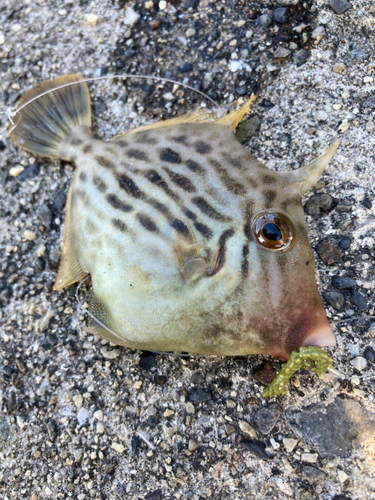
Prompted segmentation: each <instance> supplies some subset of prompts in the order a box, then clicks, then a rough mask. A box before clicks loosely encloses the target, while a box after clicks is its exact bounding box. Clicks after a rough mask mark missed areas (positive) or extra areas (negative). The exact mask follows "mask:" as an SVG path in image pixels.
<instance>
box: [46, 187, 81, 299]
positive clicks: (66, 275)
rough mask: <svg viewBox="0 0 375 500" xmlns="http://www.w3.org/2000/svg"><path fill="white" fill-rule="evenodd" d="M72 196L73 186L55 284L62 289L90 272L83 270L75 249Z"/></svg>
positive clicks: (67, 203) (67, 204) (55, 288)
mask: <svg viewBox="0 0 375 500" xmlns="http://www.w3.org/2000/svg"><path fill="white" fill-rule="evenodd" d="M71 198H72V188H70V189H69V193H68V199H67V202H66V210H65V223H64V230H63V241H62V245H61V261H60V267H59V272H58V273H57V278H56V281H55V284H54V286H53V289H54V290H61V289H62V288H65V287H66V286H69V285H71V284H73V283H75V282H76V281H78V280H80V279H82V278H83V277H84V276H86V275H87V274H88V273H86V272H84V271H83V269H82V267H81V265H80V263H79V261H78V258H77V255H76V252H75V249H74V241H73V223H72V216H71Z"/></svg>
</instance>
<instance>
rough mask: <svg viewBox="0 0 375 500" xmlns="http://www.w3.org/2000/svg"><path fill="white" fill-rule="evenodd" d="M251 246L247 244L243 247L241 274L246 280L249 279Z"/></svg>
mask: <svg viewBox="0 0 375 500" xmlns="http://www.w3.org/2000/svg"><path fill="white" fill-rule="evenodd" d="M249 252H250V250H249V244H248V243H245V245H244V246H243V247H242V261H241V274H242V277H243V278H244V279H245V278H247V276H248V274H249V260H248V256H249Z"/></svg>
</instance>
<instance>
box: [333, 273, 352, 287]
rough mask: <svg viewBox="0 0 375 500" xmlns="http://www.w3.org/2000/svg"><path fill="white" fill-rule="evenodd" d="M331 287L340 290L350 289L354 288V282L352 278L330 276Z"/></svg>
mask: <svg viewBox="0 0 375 500" xmlns="http://www.w3.org/2000/svg"><path fill="white" fill-rule="evenodd" d="M332 285H333V286H334V287H335V288H339V289H340V290H345V289H346V288H352V287H353V286H355V281H354V280H353V279H352V278H345V276H337V275H336V276H332Z"/></svg>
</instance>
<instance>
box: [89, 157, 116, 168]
mask: <svg viewBox="0 0 375 500" xmlns="http://www.w3.org/2000/svg"><path fill="white" fill-rule="evenodd" d="M94 158H95V160H96V161H97V162H98V163H99V165H100V166H102V167H104V168H108V170H116V166H115V164H114V163H113V162H111V160H108V158H106V157H105V156H95V157H94Z"/></svg>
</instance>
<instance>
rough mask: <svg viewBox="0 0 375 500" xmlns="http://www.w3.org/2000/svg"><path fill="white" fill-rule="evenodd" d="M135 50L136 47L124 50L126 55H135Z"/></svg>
mask: <svg viewBox="0 0 375 500" xmlns="http://www.w3.org/2000/svg"><path fill="white" fill-rule="evenodd" d="M135 53H136V52H135V50H134V49H127V50H125V52H124V56H125V57H133V56H134V55H135Z"/></svg>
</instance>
